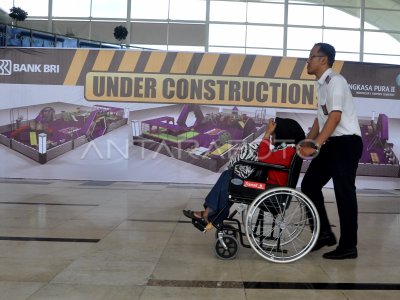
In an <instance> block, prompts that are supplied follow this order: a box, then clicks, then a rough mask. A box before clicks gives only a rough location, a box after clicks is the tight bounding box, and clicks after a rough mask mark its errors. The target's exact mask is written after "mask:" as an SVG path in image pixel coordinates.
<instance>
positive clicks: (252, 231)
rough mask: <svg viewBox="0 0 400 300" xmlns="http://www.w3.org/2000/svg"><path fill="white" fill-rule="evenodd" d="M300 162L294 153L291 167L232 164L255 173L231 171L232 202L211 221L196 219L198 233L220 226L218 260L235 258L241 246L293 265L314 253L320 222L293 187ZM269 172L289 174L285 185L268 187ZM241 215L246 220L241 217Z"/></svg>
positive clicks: (250, 162) (248, 162) (217, 242)
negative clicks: (225, 216)
mask: <svg viewBox="0 0 400 300" xmlns="http://www.w3.org/2000/svg"><path fill="white" fill-rule="evenodd" d="M302 162H303V159H302V158H301V157H299V156H298V155H294V157H293V159H292V161H291V164H290V167H288V168H287V167H284V166H281V165H273V164H267V163H263V162H254V161H246V160H242V161H238V162H237V163H235V164H234V166H233V168H235V167H236V166H239V165H246V166H250V167H251V168H252V170H253V171H252V173H251V175H250V176H249V177H247V178H246V179H243V178H241V177H239V176H238V175H236V174H235V172H232V174H233V175H232V177H231V179H230V185H229V201H228V204H227V205H225V207H224V208H223V209H222V210H221V211H219V212H218V213H217V214H216V216H215V217H213V218H212V220H210V223H208V224H201V223H199V222H198V221H196V220H193V225H194V226H195V227H197V228H198V229H199V230H200V231H203V232H206V231H208V230H210V229H212V228H214V227H215V228H216V233H215V244H214V246H215V247H214V250H215V254H216V255H217V257H219V258H221V259H234V258H235V257H236V256H237V254H238V251H239V242H240V244H241V245H242V246H243V247H245V248H252V249H253V250H254V251H255V252H256V253H257V254H259V255H260V256H261V257H262V258H264V259H266V260H268V261H271V262H274V263H290V262H294V261H296V260H298V259H300V258H302V257H304V256H305V255H306V254H307V253H308V252H310V251H311V249H312V248H313V247H314V245H315V243H316V241H317V239H318V235H319V230H320V221H319V216H318V212H317V210H316V208H315V206H314V204H313V203H312V202H311V200H310V199H309V198H308V197H307V196H305V195H304V194H302V193H301V192H299V191H297V190H296V189H295V188H296V185H297V181H298V178H299V175H300V169H301V165H302ZM271 169H274V170H279V171H282V172H288V183H287V186H284V187H282V186H269V185H267V184H266V183H265V182H266V181H267V173H268V170H271ZM234 204H236V208H235V209H234V210H233V211H232V212H231V213H230V214H229V215H228V217H227V218H221V216H224V215H226V212H227V211H228V212H229V210H230V208H231V206H232V205H234ZM238 214H241V216H242V218H237V217H236V215H238ZM220 219H222V220H221V221H220ZM244 237H246V238H247V243H246V242H245V239H244Z"/></svg>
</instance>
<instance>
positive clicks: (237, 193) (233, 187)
mask: <svg viewBox="0 0 400 300" xmlns="http://www.w3.org/2000/svg"><path fill="white" fill-rule="evenodd" d="M302 163H303V159H302V158H301V157H300V156H298V155H297V154H295V155H294V156H293V158H292V161H291V163H290V166H289V167H285V166H282V165H274V164H268V163H264V162H259V161H248V160H241V161H238V162H236V163H235V164H234V165H233V168H235V167H236V166H237V165H247V166H250V167H252V168H253V172H252V173H251V175H250V176H249V177H247V178H245V179H244V178H241V177H240V176H239V175H237V174H235V172H233V175H232V177H231V180H230V182H229V198H230V201H232V202H235V203H247V204H249V203H251V202H252V201H253V200H254V199H255V198H256V197H257V196H259V195H260V194H262V193H263V192H265V191H266V190H269V189H272V188H275V187H278V185H271V184H267V183H266V182H267V180H268V171H269V170H276V171H281V172H287V173H288V182H287V185H286V186H287V187H290V188H293V189H295V188H296V185H297V181H298V179H299V176H300V170H301V165H302Z"/></svg>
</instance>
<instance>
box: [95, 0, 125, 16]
mask: <svg viewBox="0 0 400 300" xmlns="http://www.w3.org/2000/svg"><path fill="white" fill-rule="evenodd" d="M126 7H127V0H92V17H94V18H126Z"/></svg>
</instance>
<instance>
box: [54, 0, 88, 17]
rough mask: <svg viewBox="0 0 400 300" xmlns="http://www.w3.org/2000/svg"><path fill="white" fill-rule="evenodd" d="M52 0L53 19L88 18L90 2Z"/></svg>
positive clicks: (86, 0)
mask: <svg viewBox="0 0 400 300" xmlns="http://www.w3.org/2000/svg"><path fill="white" fill-rule="evenodd" d="M65 2H66V1H65V0H53V16H55V17H82V18H83V17H84V18H89V17H90V0H68V5H65Z"/></svg>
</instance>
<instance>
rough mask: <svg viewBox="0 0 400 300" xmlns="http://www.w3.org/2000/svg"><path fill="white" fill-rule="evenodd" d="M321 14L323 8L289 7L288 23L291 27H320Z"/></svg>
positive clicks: (313, 6) (321, 22)
mask: <svg viewBox="0 0 400 300" xmlns="http://www.w3.org/2000/svg"><path fill="white" fill-rule="evenodd" d="M323 14H324V10H323V6H317V5H289V16H288V22H289V24H292V25H307V26H321V25H322V24H323Z"/></svg>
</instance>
